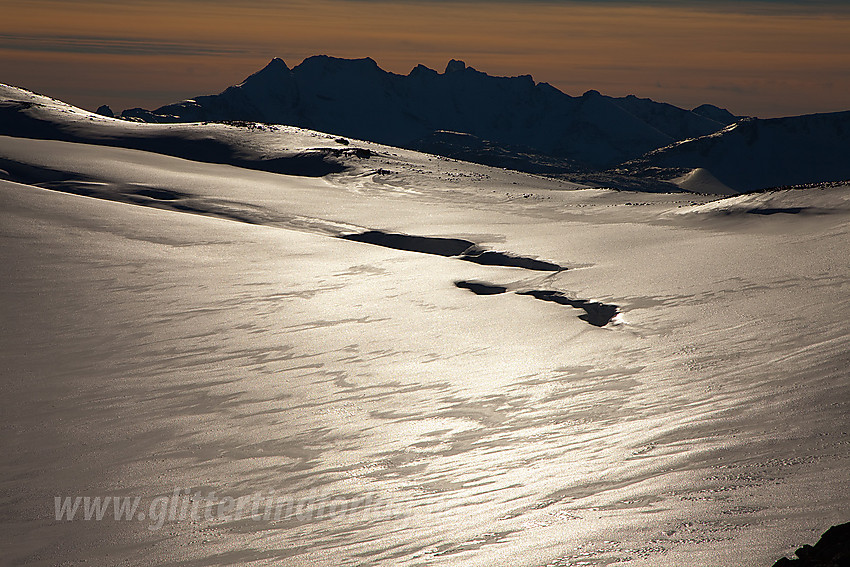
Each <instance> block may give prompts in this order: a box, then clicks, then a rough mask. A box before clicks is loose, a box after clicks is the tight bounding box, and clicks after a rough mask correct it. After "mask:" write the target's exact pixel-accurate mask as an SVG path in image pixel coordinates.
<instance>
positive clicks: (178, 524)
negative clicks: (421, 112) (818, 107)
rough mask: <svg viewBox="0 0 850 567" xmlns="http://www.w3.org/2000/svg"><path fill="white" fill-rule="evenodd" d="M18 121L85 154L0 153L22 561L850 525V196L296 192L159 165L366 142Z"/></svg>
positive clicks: (420, 170)
mask: <svg viewBox="0 0 850 567" xmlns="http://www.w3.org/2000/svg"><path fill="white" fill-rule="evenodd" d="M20 96H23V95H21V94H20V93H18V94H16V95H14V96H12V97H7V98H6V99H4V100H5V102H6V106H7V107H11V106H15V105H17V110H15V111H14V112H17V113H23V116H26V117H28V118H33V117H36V118H38V119H39V120H40V121H41V122H46V123H47V124H48V125H49V126H50V128H52V129H53V130H49V131H55V132H59V133H62V135H63V136H70V135H73V136H75V137H76V138H78V140H77V141H68V140H65V139H61V140H55V139H46V138H45V134H47V133H49V131H47V130H46V131H43V132H41V134H42V135H41V136H40V137H41V138H42V139H37V138H38V136H36V135H35V134H33V135H32V136H29V137H21V135H26V134H27V131H26V129H24V130H23V131H22V132H20V134H19V136H0V169H2V170H3V171H2V172H0V176H2V177H3V178H4V179H0V264H2V265H3V266H4V269H2V270H0V299H2V301H0V310H2V318H0V320H2V322H3V333H2V339H0V367H2V369H3V371H2V372H0V391H2V393H3V395H2V396H0V414H2V415H3V424H4V434H3V435H2V436H0V452H2V453H3V454H4V455H7V456H8V457H9V458H6V459H3V460H2V461H0V479H2V484H0V487H2V490H3V494H5V495H10V496H9V497H7V498H4V499H2V501H0V513H2V515H3V518H4V529H3V530H2V532H0V545H1V546H2V549H3V553H4V556H3V557H4V560H6V561H7V562H9V563H12V564H16V565H45V564H51V565H52V564H81V563H83V562H85V563H86V564H97V565H101V564H102V565H114V564H122V565H133V566H143V565H144V566H148V565H163V564H191V565H266V564H286V565H292V566H296V567H301V566H304V567H307V566H310V567H314V566H322V567H324V566H327V567H336V566H338V565H345V564H363V563H368V564H370V565H376V566H379V567H396V566H402V567H407V566H410V567H413V566H420V565H423V564H427V565H434V566H436V567H444V566H446V567H448V566H461V565H462V566H464V567H468V566H470V567H479V566H481V567H484V566H488V567H489V566H496V565H516V566H517V567H536V566H539V565H570V564H584V563H589V564H596V565H611V564H616V563H625V562H628V564H629V565H631V566H633V567H650V566H651V567H659V566H660V567H673V566H678V565H716V566H719V567H733V566H734V567H740V566H741V565H764V566H765V567H767V566H769V565H771V564H772V563H773V561H775V560H776V559H777V558H778V557H780V556H782V555H784V554H787V553H790V552H791V551H793V550H794V549H795V548H796V547H798V546H799V545H800V544H801V543H803V542H810V541H813V540H814V539H816V538H815V537H813V534H815V533H818V534H819V533H822V532H823V531H824V530H825V529H826V528H827V527H828V526H829V525H831V524H836V523H839V522H842V521H846V511H847V506H848V496H847V495H848V493H850V491H848V486H850V455H848V452H847V451H846V446H847V442H848V440H847V431H848V424H847V416H848V411H847V408H848V403H850V381H848V380H847V376H848V374H847V368H848V364H850V359H848V352H850V335H849V334H848V333H847V321H848V320H850V294H848V282H849V281H850V266H848V264H847V262H846V253H847V249H848V246H850V222H848V221H850V210H848V207H849V206H850V205H848V204H850V188H848V187H846V186H843V187H824V188H816V189H814V190H800V191H784V192H772V193H765V194H764V195H761V196H746V197H736V198H732V199H724V200H718V201H716V202H714V203H712V202H711V201H713V200H714V199H713V198H711V197H707V196H703V195H691V194H682V193H680V194H666V195H665V194H645V193H637V194H636V193H622V192H617V191H610V190H601V189H588V188H582V187H577V186H575V185H570V184H565V183H561V182H558V181H556V180H552V179H543V178H539V177H535V176H531V175H523V174H518V173H516V172H506V171H500V170H494V169H492V168H487V167H484V166H478V165H473V164H468V163H458V162H452V161H450V160H445V159H437V158H434V157H433V156H426V155H423V154H418V153H416V152H412V151H406V150H397V149H392V148H386V147H383V148H384V149H383V150H380V151H379V150H378V149H377V148H378V146H377V145H374V144H373V145H365V144H366V143H361V142H358V141H349V146H353V147H356V148H365V149H369V148H374V151H373V155H372V157H369V158H358V157H356V156H349V157H344V158H340V159H341V160H342V161H341V163H343V165H345V166H346V168H347V169H345V170H343V171H341V172H338V173H332V174H327V175H322V176H312V177H307V176H299V175H285V174H282V173H279V172H274V171H267V170H258V168H256V167H254V168H251V167H238V166H237V165H235V164H234V163H207V162H201V161H196V160H189V159H185V158H182V157H175V156H173V155H167V154H168V153H169V151H171V150H172V149H173V148H172V146H171V145H169V144H165V143H163V144H162V146H163V147H159V146H158V145H157V140H160V139H162V138H160V136H164V135H165V134H169V135H171V136H175V137H176V138H178V139H180V140H189V141H190V142H191V141H192V140H195V139H205V138H211V139H214V140H218V141H221V143H226V147H227V148H228V149H229V150H228V151H232V152H233V155H234V156H239V155H245V156H248V157H249V158H251V159H257V160H261V159H262V156H263V155H264V154H265V153H267V152H272V153H273V154H274V155H278V154H277V153H275V152H278V153H279V154H280V155H285V154H288V153H290V152H292V151H294V150H297V149H299V148H301V149H303V148H311V147H336V146H337V145H341V146H345V144H342V143H341V142H336V141H335V140H334V139H333V137H330V136H326V135H322V134H318V133H315V132H309V131H304V130H300V129H294V128H292V129H280V130H277V131H269V130H259V129H257V128H256V127H253V128H250V127H248V126H231V125H221V124H217V125H210V124H208V125H204V124H175V125H155V124H130V123H126V122H122V121H118V120H109V119H105V118H104V119H102V120H101V119H98V118H97V117H94V116H91V115H90V114H89V113H85V112H83V111H79V109H73V108H72V107H67V106H66V105H62V104H61V103H58V102H57V101H52V100H50V99H47V98H38V97H36V96H35V95H31V96H32V97H34V98H32V99H31V100H30V102H32V103H33V105H32V106H30V107H28V108H25V109H21V108H20V106H21V103H22V102H26V101H21V100H18V99H15V97H20ZM27 96H30V95H27ZM16 101H17V102H16ZM13 103H14V104H13ZM5 116H14V114H7V115H5ZM42 119H44V120H42ZM41 122H40V123H41ZM0 124H3V123H2V122H0ZM25 125H26V124H25ZM110 137H111V138H112V141H111V142H110V143H109V145H110V146H113V147H105V145H104V143H103V142H104V140H106V139H107V138H110ZM125 137H126V138H127V139H126V140H125V139H124V138H125ZM87 138H91V142H92V143H83V142H82V140H84V139H87ZM140 138H144V139H147V140H149V141H148V143H150V144H151V145H152V148H153V149H155V150H158V151H145V150H142V149H138V148H135V149H134V148H133V147H132V146H133V144H136V143H138V142H137V140H138V139H140ZM169 139H170V138H165V140H169ZM361 144H362V145H361ZM122 146H128V147H122ZM246 159H247V158H246ZM361 159H362V160H364V165H361V166H359V167H360V169H358V167H356V166H355V164H356V163H357V162H356V160H361ZM366 164H371V165H366ZM377 164H381V166H380V168H379V169H388V168H390V165H389V164H393V165H392V171H389V172H384V173H381V172H378V171H377V169H370V168H371V167H374V165H377ZM612 311H616V313H617V316H616V317H615V318H614V319H611V320H608V321H604V320H603V319H602V317H603V316H605V315H606V314H611V312H612ZM175 490H177V494H178V498H180V501H179V502H178V501H177V500H173V502H175V503H176V505H177V506H178V507H179V506H180V505H181V502H184V501H185V502H186V505H187V506H190V507H191V505H192V504H193V503H198V505H199V506H201V514H200V516H199V517H194V518H193V517H185V516H184V517H180V516H177V517H174V518H172V519H170V520H167V519H165V518H163V520H164V522H163V523H162V524H161V525H160V526H159V527H157V525H156V524H157V522H156V519H155V518H152V517H151V515H150V514H149V512H155V511H156V510H157V509H156V508H155V507H154V504H155V503H156V502H158V501H159V502H162V500H161V499H162V498H168V497H172V498H174V497H173V495H174V494H175ZM189 493H191V494H192V495H191V496H189ZM195 493H199V494H200V495H201V496H200V497H197V498H196V497H195V496H194V494H195ZM60 495H65V496H74V495H79V496H86V495H87V496H97V495H119V496H130V497H138V498H139V499H140V500H141V508H140V510H141V511H142V512H143V513H144V514H148V515H138V516H135V517H133V518H130V519H124V520H118V521H116V520H113V519H110V518H108V517H107V518H105V519H103V520H102V521H99V520H91V521H85V520H79V519H78V520H76V521H67V520H61V521H60V520H56V519H55V518H54V515H53V513H54V510H53V507H54V498H55V497H56V496H60ZM184 495H185V496H186V498H185V500H184V499H183V496H184ZM240 498H247V499H249V502H251V504H252V503H253V501H252V500H251V499H254V498H258V499H259V500H258V502H259V505H260V506H261V508H260V509H259V513H258V514H257V515H254V514H252V513H251V512H245V513H244V515H243V516H240V517H235V516H234V515H233V512H234V510H233V509H232V508H230V509H229V508H228V507H227V505H228V501H229V502H230V503H231V504H232V503H233V501H235V500H238V499H240ZM270 498H280V499H281V500H282V501H283V503H285V502H287V501H288V502H290V503H293V504H294V508H293V507H292V506H291V507H290V508H289V510H287V509H286V508H285V507H283V508H282V509H281V512H282V516H281V517H277V518H275V517H273V515H272V517H264V515H263V513H264V512H266V511H267V510H268V508H267V507H266V506H267V504H268V502H269V499H270ZM264 502H265V503H264ZM249 508H250V506H249ZM204 512H208V513H204ZM271 512H274V510H271ZM228 514H230V515H228Z"/></svg>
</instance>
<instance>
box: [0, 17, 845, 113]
mask: <svg viewBox="0 0 850 567" xmlns="http://www.w3.org/2000/svg"><path fill="white" fill-rule="evenodd" d="M847 29H850V13H844V12H839V13H834V14H808V15H807V14H800V13H794V14H788V13H781V12H777V13H763V14H752V13H743V12H734V11H722V10H701V11H700V10H696V9H693V8H685V7H670V6H660V5H655V6H653V5H639V6H638V5H621V4H619V5H591V4H585V3H540V4H536V3H510V2H499V3H486V4H485V3H483V2H464V3H434V2H430V3H416V2H410V3H408V2H402V3H390V2H370V1H366V0H362V1H356V2H355V1H350V0H321V1H318V2H267V3H248V4H247V7H246V5H244V4H242V5H234V4H231V3H225V2H204V3H200V2H197V1H196V0H183V1H174V2H169V3H165V2H151V1H147V2H139V3H133V2H129V3H125V4H121V5H114V4H111V3H109V4H107V3H104V2H97V1H82V2H73V3H68V2H59V1H55V0H54V1H50V0H34V1H27V2H20V1H12V2H9V6H7V7H6V8H5V12H4V18H3V21H2V22H0V53H2V54H1V55H0V82H6V83H11V84H17V85H19V86H24V87H27V88H32V89H34V90H38V91H41V92H44V93H45V94H49V95H51V96H55V97H57V98H62V99H65V100H67V101H68V102H71V103H74V104H78V105H80V106H84V107H86V108H94V107H96V106H98V105H99V104H103V103H108V104H110V105H112V106H113V108H115V109H116V110H119V109H122V108H126V107H129V106H145V107H149V108H151V107H156V106H159V105H162V104H166V103H169V102H174V101H176V100H179V99H182V98H186V97H189V96H194V95H198V94H203V93H212V92H218V91H221V90H223V89H224V88H225V87H227V86H228V85H231V84H234V83H237V82H239V81H241V80H242V79H243V78H244V77H245V76H247V75H249V74H250V73H252V72H254V71H256V70H258V69H259V68H260V67H262V66H263V65H265V63H266V62H267V61H268V60H269V59H271V57H273V56H279V57H282V58H283V59H284V60H285V61H286V62H287V64H289V65H290V66H294V65H296V64H298V63H299V62H300V61H301V60H302V59H303V58H304V57H307V56H309V55H315V54H320V53H323V54H328V55H334V56H338V57H366V56H369V57H372V58H373V59H375V60H376V61H377V62H378V64H379V65H381V67H383V68H384V69H386V70H388V71H393V72H397V73H407V72H409V71H410V69H412V68H413V67H414V66H415V65H416V64H418V63H422V64H425V65H427V66H429V67H432V68H435V69H437V70H439V71H442V70H443V68H444V66H445V64H446V62H447V61H448V60H449V59H451V58H457V59H463V60H465V61H466V62H467V63H468V64H470V65H472V66H473V67H476V68H477V69H480V70H482V71H484V72H487V73H489V74H491V75H518V74H531V75H533V76H534V78H535V80H537V81H545V82H549V83H551V84H553V85H554V86H556V87H558V88H560V89H561V90H563V91H565V92H567V93H568V94H572V95H578V94H581V93H582V92H584V91H585V90H588V89H596V90H599V91H601V92H603V93H605V94H610V95H612V96H622V95H625V94H636V95H638V96H642V97H651V98H653V99H655V100H659V101H664V102H670V103H672V104H677V105H679V106H685V107H693V106H696V105H698V104H701V103H704V102H709V103H712V104H716V105H718V106H724V107H727V108H729V109H730V110H731V111H732V112H735V113H738V114H752V115H759V116H778V115H788V114H802V113H806V112H820V111H830V110H846V109H850V99H849V98H848V96H847V94H846V93H848V92H850V74H848V73H847V69H850V34H847V33H846V30H847Z"/></svg>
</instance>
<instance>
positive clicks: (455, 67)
mask: <svg viewBox="0 0 850 567" xmlns="http://www.w3.org/2000/svg"><path fill="white" fill-rule="evenodd" d="M465 70H466V62H464V61H461V60H459V59H452V60H451V61H449V62H448V64H447V65H446V71H445V73H444V74H446V75H448V74H449V73H457V72H458V71H465Z"/></svg>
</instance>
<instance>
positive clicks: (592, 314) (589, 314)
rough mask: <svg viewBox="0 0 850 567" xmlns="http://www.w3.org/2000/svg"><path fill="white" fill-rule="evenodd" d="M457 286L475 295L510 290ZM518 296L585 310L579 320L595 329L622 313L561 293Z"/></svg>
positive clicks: (470, 284)
mask: <svg viewBox="0 0 850 567" xmlns="http://www.w3.org/2000/svg"><path fill="white" fill-rule="evenodd" d="M455 286H457V287H459V288H461V289H467V290H469V291H471V292H472V293H474V294H475V295H500V294H502V293H505V292H507V291H508V288H507V287H505V286H501V285H493V284H490V283H485V282H479V281H457V282H455ZM516 294H517V295H530V296H531V297H534V298H535V299H540V300H543V301H552V302H554V303H557V304H559V305H566V306H568V307H572V308H574V309H582V310H584V315H579V319H581V320H582V321H586V322H587V323H590V324H591V325H593V326H594V327H604V326H605V325H607V324H608V323H610V322H611V320H612V319H614V317H616V316H617V315H618V314H619V313H620V308H619V307H618V306H616V305H612V304H608V303H599V302H596V301H588V300H586V299H570V298H569V297H567V296H566V295H564V294H563V293H562V292H560V291H549V290H541V289H533V290H528V291H517V292H516Z"/></svg>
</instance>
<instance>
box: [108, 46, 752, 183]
mask: <svg viewBox="0 0 850 567" xmlns="http://www.w3.org/2000/svg"><path fill="white" fill-rule="evenodd" d="M122 117H123V118H129V119H135V120H142V121H145V122H160V123H162V122H196V121H228V120H245V121H256V122H269V123H277V124H287V125H291V126H299V127H303V128H310V129H313V130H319V131H323V132H332V133H335V134H340V135H343V136H350V137H353V138H358V139H363V140H369V141H374V142H379V143H383V144H388V145H393V146H400V147H405V148H410V149H416V150H420V151H427V152H431V153H436V154H440V155H446V156H449V157H457V158H461V159H466V160H469V161H477V162H480V163H486V164H488V165H497V166H503V167H511V168H514V169H520V170H525V171H532V172H539V173H559V172H578V171H597V170H601V169H607V168H610V167H613V166H616V165H618V164H621V163H623V162H626V161H628V160H632V159H635V158H637V157H639V156H641V155H643V154H645V153H647V152H649V151H651V150H654V149H657V148H661V147H664V146H667V145H669V144H672V143H674V142H677V141H680V140H683V139H688V138H696V137H699V136H704V135H707V134H711V133H713V132H716V131H718V130H720V129H722V128H724V127H726V126H728V125H729V124H732V123H733V122H735V121H736V120H737V117H735V116H733V115H732V114H731V113H729V112H728V111H726V110H723V109H721V108H717V107H715V106H711V105H703V106H700V107H697V108H695V109H693V110H686V109H682V108H678V107H676V106H673V105H670V104H664V103H658V102H654V101H652V100H649V99H641V98H637V97H635V96H627V97H624V98H613V97H609V96H605V95H602V94H600V93H599V92H597V91H588V92H586V93H584V94H583V95H581V96H580V97H573V96H569V95H567V94H565V93H563V92H561V91H559V90H558V89H556V88H555V87H553V86H551V85H549V84H547V83H535V82H534V80H533V79H532V78H531V76H529V75H524V76H520V77H493V76H490V75H487V74H485V73H482V72H480V71H477V70H475V69H473V68H472V67H468V66H467V65H466V64H465V63H464V62H462V61H457V60H452V61H450V62H449V64H448V65H447V67H446V69H445V71H444V72H443V73H438V72H437V71H434V70H433V69H429V68H427V67H425V66H423V65H419V66H417V67H416V68H414V69H413V70H412V71H411V72H410V73H409V74H407V75H398V74H394V73H389V72H387V71H384V70H383V69H381V68H380V67H378V65H377V63H376V62H375V61H373V60H372V59H369V58H366V59H338V58H333V57H327V56H323V55H321V56H315V57H309V58H307V59H305V60H304V61H303V62H302V63H301V64H300V65H298V66H296V67H294V68H292V69H290V68H289V67H288V66H287V65H286V63H284V61H283V60H281V59H277V58H276V59H273V60H272V61H271V62H270V63H269V64H268V65H266V67H265V68H263V69H262V70H260V71H258V72H257V73H254V74H253V75H251V76H250V77H248V78H247V79H245V81H243V82H242V83H240V84H239V85H236V86H232V87H229V88H227V89H225V90H224V91H223V92H221V93H219V94H217V95H205V96H198V97H195V98H194V99H191V100H185V101H182V102H179V103H176V104H169V105H167V106H163V107H161V108H158V109H156V110H153V111H149V110H144V109H139V108H136V109H131V110H126V111H124V112H123V113H122Z"/></svg>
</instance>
